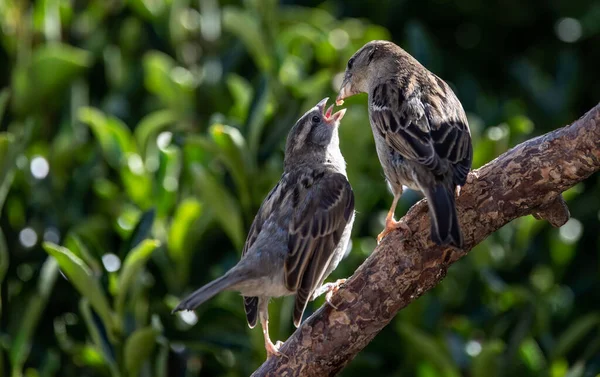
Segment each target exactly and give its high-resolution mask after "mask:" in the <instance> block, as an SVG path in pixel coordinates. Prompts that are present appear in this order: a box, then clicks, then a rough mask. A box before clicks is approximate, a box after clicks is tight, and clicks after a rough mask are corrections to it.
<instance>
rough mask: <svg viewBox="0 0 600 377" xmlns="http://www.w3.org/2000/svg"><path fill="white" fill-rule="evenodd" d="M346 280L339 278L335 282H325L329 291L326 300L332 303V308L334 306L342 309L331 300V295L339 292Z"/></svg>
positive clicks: (336, 308)
mask: <svg viewBox="0 0 600 377" xmlns="http://www.w3.org/2000/svg"><path fill="white" fill-rule="evenodd" d="M345 282H346V279H338V280H336V281H335V282H333V283H327V284H325V286H327V293H326V294H325V301H326V302H327V303H328V304H329V305H331V307H332V308H334V309H335V310H340V308H338V307H337V306H336V305H334V304H333V303H332V302H331V297H333V295H334V294H335V293H337V291H339V290H340V286H341V285H342V284H344V283H345Z"/></svg>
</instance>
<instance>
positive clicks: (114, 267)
mask: <svg viewBox="0 0 600 377" xmlns="http://www.w3.org/2000/svg"><path fill="white" fill-rule="evenodd" d="M102 264H103V265H104V268H106V271H108V272H115V271H119V268H121V259H119V257H118V256H117V255H115V254H113V253H108V254H104V255H103V256H102Z"/></svg>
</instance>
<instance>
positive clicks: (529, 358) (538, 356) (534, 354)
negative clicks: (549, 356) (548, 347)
mask: <svg viewBox="0 0 600 377" xmlns="http://www.w3.org/2000/svg"><path fill="white" fill-rule="evenodd" d="M519 354H520V356H521V360H522V361H523V362H524V363H525V365H527V367H529V369H530V370H531V371H534V372H536V374H539V373H540V372H541V371H542V370H543V369H544V368H545V367H546V364H547V363H546V358H545V357H544V354H543V352H542V350H541V349H540V346H539V345H538V343H537V342H536V341H535V340H534V339H533V338H526V339H525V340H523V342H522V343H521V346H520V347H519Z"/></svg>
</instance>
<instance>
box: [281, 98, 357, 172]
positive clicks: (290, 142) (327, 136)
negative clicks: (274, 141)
mask: <svg viewBox="0 0 600 377" xmlns="http://www.w3.org/2000/svg"><path fill="white" fill-rule="evenodd" d="M327 100H328V98H324V99H323V100H321V101H320V102H319V103H318V104H316V105H315V106H314V107H313V108H312V109H310V110H308V111H307V112H306V113H305V114H304V115H303V116H302V117H301V118H300V119H299V120H298V121H297V122H296V124H295V125H294V126H293V127H292V129H291V130H290V132H289V134H288V138H287V143H286V149H285V161H286V165H287V163H288V162H289V161H294V163H299V162H307V163H310V162H317V163H318V162H323V163H324V162H326V161H327V160H328V159H330V157H331V155H337V154H338V152H339V136H338V126H339V125H340V121H341V120H342V118H343V117H344V114H345V113H346V109H341V110H339V111H338V112H336V113H333V105H331V106H329V108H327V109H325V106H326V105H327ZM339 154H340V156H341V152H339Z"/></svg>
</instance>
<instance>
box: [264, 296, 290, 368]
mask: <svg viewBox="0 0 600 377" xmlns="http://www.w3.org/2000/svg"><path fill="white" fill-rule="evenodd" d="M261 301H262V300H261ZM264 301H266V302H267V304H266V305H261V308H260V312H259V316H260V325H261V327H262V332H263V336H264V337H265V349H266V350H267V359H268V358H270V357H272V356H284V357H287V356H286V355H284V354H283V353H281V351H279V347H281V346H282V345H283V342H281V341H277V342H276V343H275V344H273V342H272V341H271V338H270V337H269V312H268V311H267V310H268V309H267V307H268V301H267V300H264ZM261 304H262V303H261Z"/></svg>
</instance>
